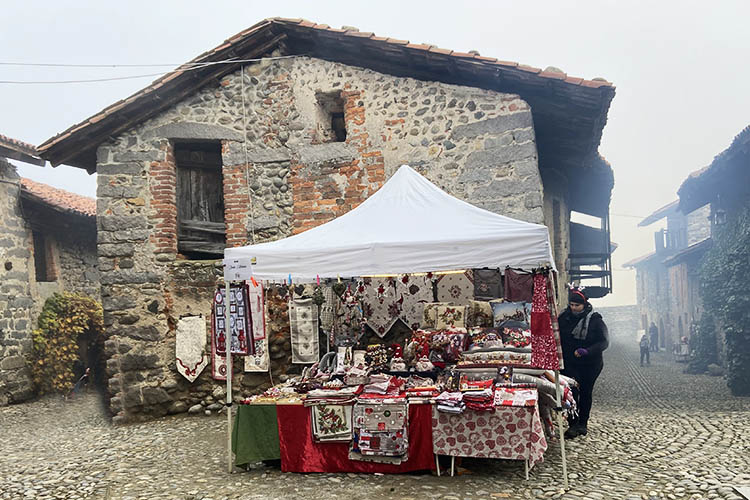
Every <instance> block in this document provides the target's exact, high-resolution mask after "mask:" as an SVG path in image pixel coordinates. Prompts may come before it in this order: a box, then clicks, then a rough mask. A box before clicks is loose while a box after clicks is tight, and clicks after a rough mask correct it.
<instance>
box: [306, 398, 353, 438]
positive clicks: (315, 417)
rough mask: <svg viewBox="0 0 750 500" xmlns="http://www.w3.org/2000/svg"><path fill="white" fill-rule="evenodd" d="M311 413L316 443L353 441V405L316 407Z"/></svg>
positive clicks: (312, 407) (311, 409)
mask: <svg viewBox="0 0 750 500" xmlns="http://www.w3.org/2000/svg"><path fill="white" fill-rule="evenodd" d="M310 412H311V413H312V431H313V438H314V439H315V441H316V442H331V441H349V440H351V438H352V405H315V406H311V407H310Z"/></svg>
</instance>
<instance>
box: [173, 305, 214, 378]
mask: <svg viewBox="0 0 750 500" xmlns="http://www.w3.org/2000/svg"><path fill="white" fill-rule="evenodd" d="M175 361H176V363H177V371H178V372H179V373H180V375H182V376H183V377H185V378H186V379H188V380H189V381H190V382H193V381H195V379H197V378H198V375H200V374H201V372H202V371H203V369H204V368H205V367H206V365H208V361H209V356H208V354H207V353H206V320H205V319H204V318H203V316H188V317H186V318H180V320H179V321H178V322H177V334H176V339H175Z"/></svg>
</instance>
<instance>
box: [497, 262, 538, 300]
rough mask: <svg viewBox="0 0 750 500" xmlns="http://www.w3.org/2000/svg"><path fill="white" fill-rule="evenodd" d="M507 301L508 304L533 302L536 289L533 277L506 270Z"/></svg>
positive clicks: (505, 292) (505, 293)
mask: <svg viewBox="0 0 750 500" xmlns="http://www.w3.org/2000/svg"><path fill="white" fill-rule="evenodd" d="M504 287H505V291H504V295H505V300H506V301H508V302H531V296H532V293H533V289H534V282H533V275H532V274H526V273H517V272H515V271H513V270H512V269H506V270H505V284H504Z"/></svg>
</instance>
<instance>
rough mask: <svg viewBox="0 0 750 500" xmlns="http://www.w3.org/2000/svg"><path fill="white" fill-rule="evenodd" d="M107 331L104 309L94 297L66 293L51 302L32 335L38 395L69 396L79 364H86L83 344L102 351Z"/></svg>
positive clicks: (33, 371)
mask: <svg viewBox="0 0 750 500" xmlns="http://www.w3.org/2000/svg"><path fill="white" fill-rule="evenodd" d="M103 331H104V320H103V313H102V306H101V304H99V303H98V302H97V301H95V300H94V299H92V298H91V297H88V296H86V295H82V294H76V293H70V292H63V293H55V294H54V295H52V297H50V298H49V299H47V301H46V302H45V303H44V308H43V309H42V313H41V314H40V315H39V321H38V328H37V329H36V330H34V331H33V332H32V339H33V343H34V349H33V353H32V356H31V360H30V369H31V377H32V380H33V381H34V385H35V386H36V389H37V391H38V393H39V394H46V393H52V392H58V393H67V392H69V391H70V390H71V389H72V388H73V385H74V384H75V382H76V380H75V378H76V374H75V372H74V367H75V365H76V362H78V361H80V362H81V363H82V364H84V365H85V363H86V360H81V359H80V348H79V341H83V342H87V343H89V349H91V348H94V349H98V350H101V347H102V345H103V343H104V335H103ZM91 368H94V367H91Z"/></svg>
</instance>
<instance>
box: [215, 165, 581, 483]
mask: <svg viewBox="0 0 750 500" xmlns="http://www.w3.org/2000/svg"><path fill="white" fill-rule="evenodd" d="M553 262H554V261H553V259H552V254H551V248H550V244H549V235H548V230H547V228H546V227H545V226H542V225H538V224H531V223H527V222H522V221H518V220H515V219H511V218H508V217H504V216H501V215H497V214H494V213H492V212H489V211H487V210H483V209H480V208H478V207H475V206H473V205H471V204H469V203H466V202H464V201H461V200H458V199H457V198H454V197H453V196H450V195H448V194H447V193H445V192H444V191H442V190H441V189H439V188H438V187H437V186H435V185H434V184H432V183H430V182H429V181H428V180H427V179H425V178H424V177H422V176H421V175H419V174H418V173H417V172H415V171H414V170H413V169H411V168H409V167H408V166H402V167H401V168H400V169H399V170H398V171H397V172H396V173H395V174H394V175H393V176H392V177H391V179H390V180H389V181H388V182H387V183H386V184H385V185H384V186H383V187H382V188H381V189H380V190H379V191H377V192H376V193H375V194H373V195H372V196H370V197H369V198H368V199H367V200H366V201H365V202H363V203H362V204H361V205H360V206H358V207H357V208H355V209H353V210H351V211H350V212H348V213H347V214H345V215H342V216H341V217H338V218H336V219H334V220H333V221H331V222H328V223H326V224H323V225H321V226H319V227H317V228H314V229H310V230H308V231H305V232H303V233H301V234H298V235H295V236H291V237H288V238H285V239H282V240H278V241H274V242H269V243H263V244H257V245H250V246H245V247H239V248H228V249H226V251H225V279H226V280H227V286H226V289H225V291H224V294H223V296H224V297H226V296H230V298H233V299H234V300H236V303H234V304H233V305H231V304H227V306H226V307H222V306H220V307H219V308H218V309H215V313H216V314H217V317H216V322H215V326H216V328H215V330H216V331H218V332H220V335H219V336H216V335H214V339H213V340H212V347H214V346H215V345H218V344H217V339H219V340H218V341H220V342H222V343H223V344H221V345H222V347H224V349H226V345H229V346H230V347H229V349H230V352H236V353H238V354H241V355H245V356H253V355H255V356H257V352H256V351H254V346H256V345H257V346H258V347H260V348H261V349H262V342H261V341H262V337H263V335H258V332H254V330H256V329H257V328H259V327H260V326H259V325H260V323H259V322H258V317H257V315H256V317H253V316H252V315H249V316H247V317H246V318H245V319H242V318H240V317H239V316H238V317H235V318H233V317H232V314H233V313H236V312H237V311H239V310H240V308H241V307H242V310H249V309H250V307H251V306H253V304H254V303H255V304H260V303H261V302H258V301H257V300H256V299H257V297H258V296H259V292H257V291H255V292H253V290H258V289H261V290H262V288H263V284H266V285H270V286H286V287H288V289H289V293H288V296H289V318H290V329H291V343H292V355H293V362H297V363H303V364H309V365H310V368H309V369H307V370H305V371H304V372H303V376H302V377H300V378H299V379H297V380H294V381H292V382H290V383H288V384H285V386H284V387H279V388H277V393H276V394H266V395H264V396H261V397H260V398H251V400H248V403H252V404H268V402H269V401H275V402H276V403H278V404H276V403H274V404H275V408H276V423H277V428H276V430H277V432H278V437H279V445H278V446H279V458H281V459H282V469H283V470H289V471H300V472H309V471H320V472H323V471H326V472H332V471H359V472H371V471H383V472H404V471H406V470H418V469H419V468H421V469H425V468H434V461H433V460H432V453H433V452H435V453H436V454H447V455H451V456H487V457H499V458H511V459H522V460H524V461H525V463H526V464H527V466H528V465H533V463H535V462H536V461H538V460H539V459H540V458H541V454H542V453H543V451H544V449H545V448H546V441H545V440H544V433H543V432H542V427H543V423H545V424H547V428H548V429H549V426H550V424H551V423H552V415H551V413H550V412H549V411H547V413H546V414H544V412H542V413H541V414H540V410H539V409H540V407H541V405H540V403H541V402H542V400H545V398H546V403H547V405H546V407H547V409H549V408H550V407H552V408H554V409H558V410H559V409H561V408H562V407H563V398H564V397H565V392H564V387H563V388H561V386H560V378H559V369H560V368H561V363H562V361H561V355H560V354H561V353H560V346H559V337H558V336H557V334H556V329H555V327H556V319H555V318H556V311H555V306H554V303H555V301H554V297H553V295H552V294H553V292H552V290H553V284H552V280H553V279H554V263H553ZM441 270H447V271H441ZM230 281H235V282H237V281H250V282H252V285H246V288H245V289H244V290H247V291H245V292H242V293H240V292H234V293H232V292H231V289H230V285H229V282H230ZM303 284H308V285H307V286H302V285H303ZM237 290H243V288H242V287H241V286H240V287H238V288H237ZM260 293H261V294H262V291H261V292H260ZM253 294H255V295H254V297H256V299H253V298H251V295H253ZM221 295H222V294H217V299H216V300H217V301H219V302H221V301H222V300H224V299H223V297H222V296H221ZM254 301H255V302H254ZM215 305H216V304H215ZM255 307H257V305H256V306H255ZM395 325H401V327H402V330H403V327H406V328H407V329H408V330H409V331H410V333H409V334H408V335H407V336H406V337H404V338H403V339H402V341H401V342H399V343H396V342H391V343H390V344H388V335H389V332H391V331H392V330H393V329H394V327H395ZM227 327H229V328H227ZM321 330H322V331H323V332H325V334H326V339H327V341H326V342H325V345H324V347H323V348H322V349H319V342H318V332H319V331H321ZM253 332H254V333H253ZM366 332H369V333H371V334H373V333H374V335H375V338H376V339H378V340H379V342H373V343H371V344H368V345H366V346H365V345H362V342H363V339H364V338H365V333H366ZM243 336H244V337H245V339H246V340H245V341H242V340H237V338H241V337H243ZM370 337H372V335H370ZM258 342H260V343H258ZM324 351H325V352H326V353H327V354H326V355H325V356H323V357H322V358H321V354H323V352H324ZM329 351H330V352H329ZM231 359H232V356H226V363H227V373H232V368H231ZM514 368H520V369H534V368H536V369H539V370H538V371H537V372H527V373H518V374H514V373H513V369H514ZM266 369H267V367H266ZM518 377H520V379H524V377H526V378H525V379H524V380H523V383H525V384H526V385H519V383H518V382H517V380H516V378H518ZM552 381H554V385H553V387H554V392H552V393H550V392H549V391H548V389H549V385H550V383H551V382H552ZM529 383H530V384H532V385H528V384H529ZM518 389H523V392H519V393H518V394H513V393H514V392H515V391H516V390H518ZM227 394H232V392H231V377H227ZM451 394H453V396H451ZM502 395H505V396H508V395H512V397H509V398H503V397H501V396H502ZM522 395H525V396H524V397H521V396H522ZM272 396H275V398H274V397H272ZM516 396H518V397H516ZM440 398H448V399H447V400H445V401H442V403H441V401H440ZM497 398H500V399H497ZM281 400H287V401H286V402H285V403H282V402H281ZM466 407H468V408H466ZM475 412H478V413H480V414H481V415H479V416H477V415H475V414H474V413H475ZM229 413H230V414H231V412H229ZM243 413H245V410H243V409H241V410H240V412H238V422H239V420H240V415H242V414H243ZM490 414H492V415H490ZM556 414H557V424H558V428H559V434H560V437H561V438H562V419H561V416H560V412H559V411H557V412H556ZM483 415H486V416H488V417H489V418H485V417H484V416H483ZM492 417H495V418H492ZM229 418H230V420H229V425H230V429H231V417H229ZM498 418H512V419H515V422H505V424H507V425H500V421H499V420H498ZM463 419H465V420H467V422H471V425H469V427H471V426H477V425H478V424H479V423H482V424H483V425H482V426H481V427H483V428H482V429H481V430H480V431H479V432H480V434H481V433H484V435H485V436H488V437H487V438H486V439H485V443H484V444H480V447H484V446H488V447H492V446H493V445H487V442H488V440H489V437H493V439H494V440H493V442H494V443H501V442H502V440H503V439H506V438H508V439H511V438H512V439H513V441H514V446H513V447H507V446H503V445H502V444H500V445H499V446H497V451H496V452H492V453H482V452H481V450H480V451H479V452H477V451H476V449H471V447H455V446H452V445H450V444H447V443H448V442H449V439H451V438H452V437H453V436H452V435H449V434H452V433H454V432H456V429H461V428H465V427H467V425H466V424H465V423H464V422H462V421H461V420H463ZM271 420H272V419H271ZM421 420H424V422H422V423H419V422H420V421H421ZM330 422H334V423H335V424H336V425H333V426H331V425H327V424H329V423H330ZM428 422H429V424H431V425H429V427H428ZM323 424H326V425H323ZM428 429H429V432H428ZM241 431H242V429H241V424H239V423H238V424H237V425H236V426H235V432H236V433H239V432H241ZM326 432H331V433H332V434H330V435H326ZM459 434H460V432H459ZM500 434H502V435H500ZM436 436H438V437H437V438H436ZM465 438H466V439H468V440H473V441H476V438H475V437H474V436H473V435H467V436H465ZM238 439H239V438H236V439H235V449H238V448H237V446H238V445H237V443H238ZM456 439H459V437H458V434H457V435H456ZM515 441H518V442H519V443H520V444H521V445H520V446H517V445H518V443H515ZM426 443H429V446H428V445H427V444H426ZM228 445H229V446H231V439H229V444H228ZM561 445H562V446H561V451H562V453H563V476H564V481H565V482H567V477H566V476H567V474H566V470H565V468H566V465H565V459H564V449H565V448H564V443H563V442H562V440H561ZM251 446H252V445H251ZM273 446H274V445H273V444H271V449H275V448H273ZM475 448H476V446H475ZM285 449H286V450H296V451H295V452H294V453H286V457H285ZM300 449H304V450H306V452H305V453H300V452H299V450H300ZM425 450H429V464H428V463H427V456H428V454H427V453H426V452H425ZM261 455H262V454H261ZM229 456H230V470H231V456H232V455H231V451H230V454H229ZM305 457H314V458H313V459H312V460H308V459H307V458H305Z"/></svg>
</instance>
